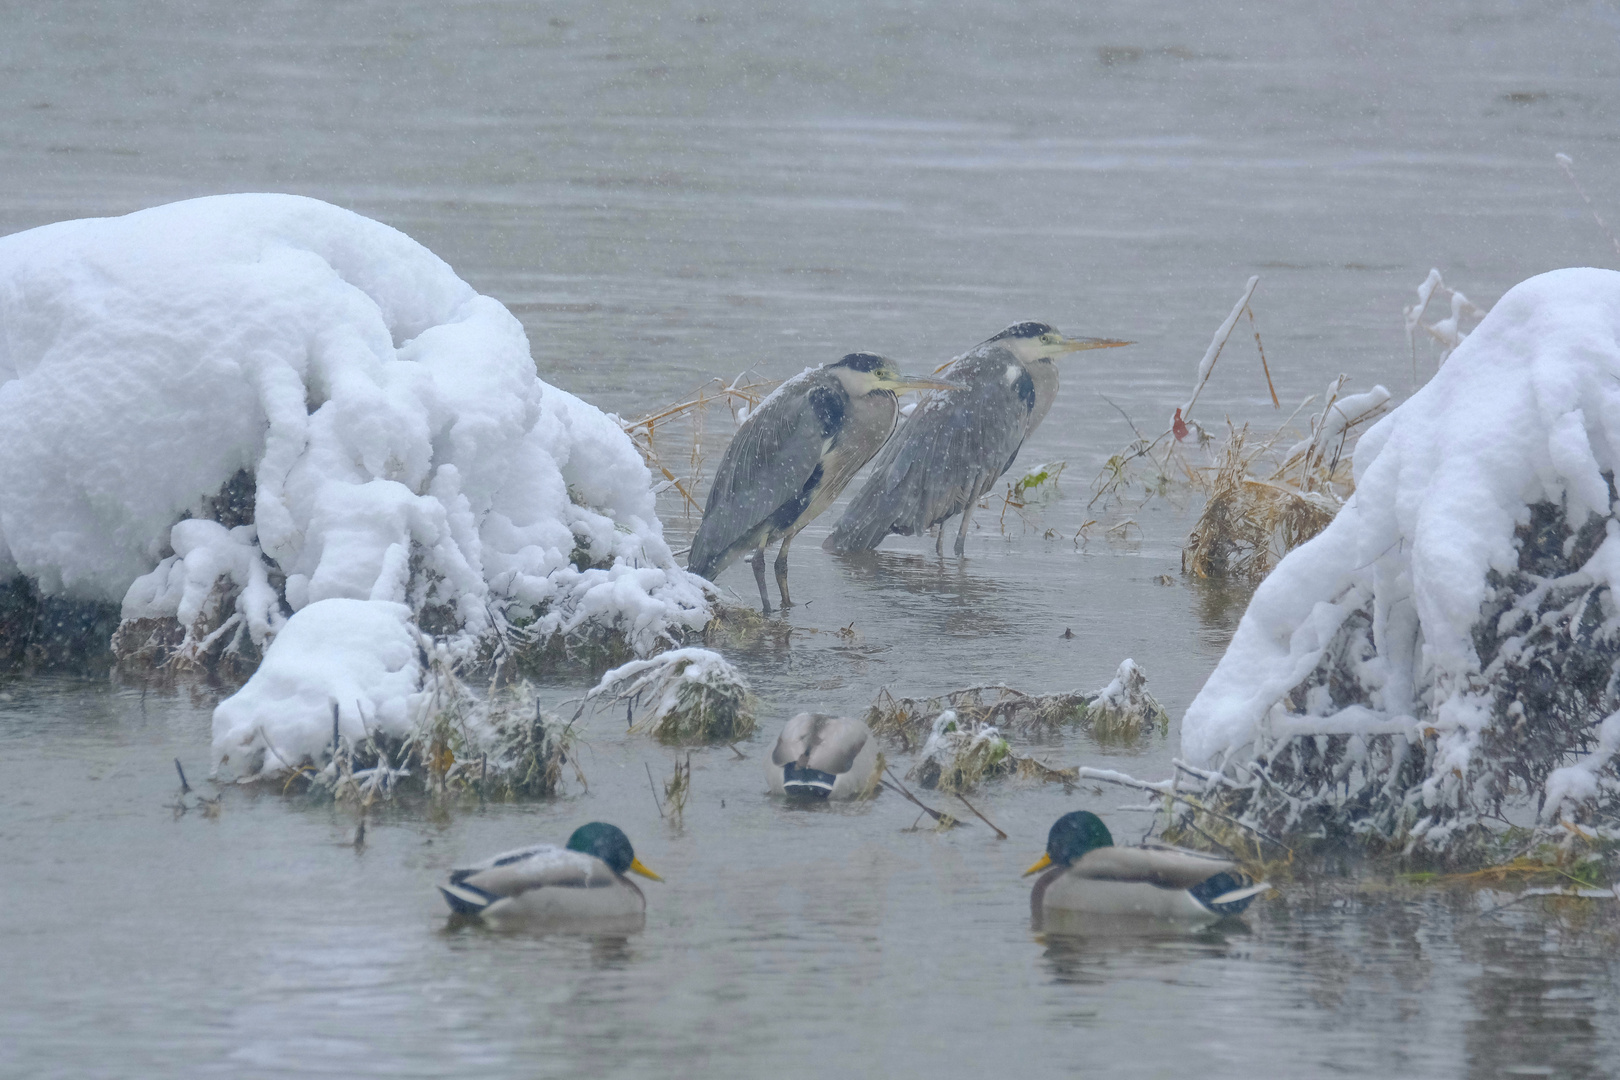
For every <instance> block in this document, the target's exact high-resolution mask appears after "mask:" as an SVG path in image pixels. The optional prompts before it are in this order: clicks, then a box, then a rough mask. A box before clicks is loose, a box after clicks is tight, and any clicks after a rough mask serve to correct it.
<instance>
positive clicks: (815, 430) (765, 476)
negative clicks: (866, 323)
mask: <svg viewBox="0 0 1620 1080" xmlns="http://www.w3.org/2000/svg"><path fill="white" fill-rule="evenodd" d="M955 385H956V384H955V383H950V382H946V381H943V380H940V379H935V378H929V377H926V376H920V375H903V374H901V373H900V372H898V371H896V370H895V367H894V364H893V362H891V361H889V360H887V359H885V358H884V357H881V356H878V355H876V354H874V353H864V352H862V353H850V354H849V355H848V356H846V357H844V358H843V359H842V360H839V361H837V362H835V363H831V364H823V365H822V366H821V367H818V368H810V369H807V370H806V371H804V372H803V373H802V374H799V375H795V376H794V377H793V378H791V379H789V380H788V381H787V382H785V383H783V384H782V385H781V386H779V387H777V388H776V391H775V392H774V393H772V394H771V395H770V396H769V397H767V398H766V399H765V400H764V401H762V402H760V403H759V407H758V408H756V409H755V410H754V411H753V413H752V414H751V415H750V416H749V417H748V419H747V420H745V421H743V425H742V427H741V428H739V429H738V431H737V436H736V438H734V439H732V440H731V445H730V446H728V447H727V448H726V453H725V457H724V458H722V459H721V461H720V468H719V469H718V470H717V471H716V472H715V477H714V486H713V487H712V488H710V489H709V499H708V502H707V503H706V504H705V505H704V508H703V522H702V523H701V524H700V525H699V526H698V531H697V536H696V537H695V538H694V539H693V540H692V552H691V555H690V557H689V558H688V559H687V565H686V568H687V569H688V570H690V571H692V572H693V573H694V574H699V575H701V576H703V577H706V578H708V579H709V580H710V581H713V580H714V579H715V578H716V577H717V576H718V575H719V574H720V573H721V572H722V571H724V570H725V569H726V567H728V566H730V565H731V564H732V563H733V562H735V561H737V559H738V558H740V557H741V556H742V555H743V554H745V553H747V552H749V551H752V552H753V553H754V554H753V557H752V559H750V560H749V561H750V562H751V563H752V564H753V567H754V580H755V582H757V583H758V585H759V599H760V603H761V605H763V607H764V609H765V613H766V614H767V615H768V614H770V611H771V598H770V596H769V594H767V593H766V591H765V548H766V547H767V546H768V545H770V544H772V543H774V542H775V541H777V540H780V541H781V542H782V546H781V548H780V549H779V550H778V551H777V553H776V587H777V588H778V589H779V590H781V593H782V606H783V607H791V606H792V604H793V601H792V600H791V599H790V598H789V596H788V585H787V554H788V546H789V545H790V544H792V543H793V538H794V537H795V536H797V535H798V533H799V530H801V529H803V528H804V527H805V526H806V525H808V524H809V523H810V521H811V520H812V519H813V518H815V517H816V516H817V515H818V514H820V513H821V512H822V511H824V510H826V509H827V507H829V506H831V505H832V503H833V500H834V499H836V498H838V493H839V492H841V491H843V490H844V485H845V484H848V483H849V481H850V479H851V478H852V477H853V476H854V475H855V473H856V472H857V471H859V470H860V467H861V466H862V465H865V464H866V463H867V461H868V460H870V459H871V457H872V455H873V454H875V453H877V452H878V448H879V447H881V446H882V445H883V444H884V442H885V441H886V440H887V439H888V438H889V436H890V434H892V433H893V431H894V425H895V420H896V419H897V418H898V416H899V411H900V406H899V403H898V402H897V401H896V399H895V394H896V393H897V392H901V391H905V390H927V389H944V388H948V387H952V386H955Z"/></svg>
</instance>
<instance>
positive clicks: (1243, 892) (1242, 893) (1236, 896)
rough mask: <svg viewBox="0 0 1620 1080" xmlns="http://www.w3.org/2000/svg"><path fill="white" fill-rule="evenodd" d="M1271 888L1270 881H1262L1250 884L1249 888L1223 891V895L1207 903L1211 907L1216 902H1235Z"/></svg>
mask: <svg viewBox="0 0 1620 1080" xmlns="http://www.w3.org/2000/svg"><path fill="white" fill-rule="evenodd" d="M1270 889H1271V885H1270V884H1269V883H1268V882H1264V881H1262V882H1260V883H1259V884H1257V885H1250V886H1248V887H1247V888H1243V889H1233V890H1232V891H1231V892H1223V893H1221V895H1219V896H1217V897H1214V898H1213V899H1211V900H1209V901H1207V903H1208V904H1209V906H1210V907H1214V906H1215V905H1216V904H1234V903H1236V902H1237V901H1239V900H1247V899H1248V898H1249V897H1251V896H1259V895H1260V894H1261V893H1263V892H1267V891H1269V890H1270Z"/></svg>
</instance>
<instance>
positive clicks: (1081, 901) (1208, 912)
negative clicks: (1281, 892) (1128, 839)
mask: <svg viewBox="0 0 1620 1080" xmlns="http://www.w3.org/2000/svg"><path fill="white" fill-rule="evenodd" d="M1042 870H1045V871H1046V873H1044V874H1041V876H1040V877H1039V878H1037V879H1036V881H1035V888H1034V890H1033V891H1031V892H1030V894H1029V909H1030V913H1031V914H1032V915H1034V916H1035V918H1036V920H1037V921H1038V920H1040V919H1041V917H1042V916H1043V915H1044V914H1046V913H1047V912H1051V911H1067V912H1085V913H1087V914H1090V915H1147V916H1153V917H1156V918H1161V919H1183V920H1195V921H1210V922H1213V921H1214V920H1216V919H1223V918H1225V917H1227V916H1228V915H1236V914H1238V913H1240V912H1242V911H1243V909H1244V908H1246V907H1248V906H1249V902H1250V901H1251V900H1253V899H1254V898H1255V896H1257V895H1258V894H1260V893H1263V892H1265V891H1266V890H1267V889H1269V888H1271V886H1269V885H1267V884H1265V883H1264V882H1259V883H1252V882H1251V881H1250V880H1249V878H1248V877H1247V876H1246V875H1244V874H1243V873H1242V871H1240V870H1239V869H1238V867H1237V864H1236V863H1233V862H1228V861H1227V860H1225V859H1219V858H1216V857H1215V856H1213V855H1205V854H1203V853H1201V852H1197V851H1184V850H1182V849H1181V848H1173V847H1163V846H1157V845H1154V846H1143V847H1115V846H1114V837H1113V836H1112V834H1110V833H1109V831H1108V826H1106V825H1104V824H1103V823H1102V819H1101V818H1099V817H1098V816H1097V815H1096V814H1093V813H1091V812H1090V811H1089V810H1076V811H1074V812H1073V813H1069V814H1064V815H1063V816H1062V817H1060V818H1058V819H1057V822H1056V824H1054V825H1053V826H1052V831H1051V832H1050V833H1048V834H1047V837H1046V854H1044V855H1042V856H1041V858H1040V861H1039V862H1037V863H1036V864H1035V865H1034V866H1032V867H1030V868H1029V869H1028V870H1026V871H1024V876H1025V877H1028V876H1029V875H1030V874H1035V873H1040V871H1042Z"/></svg>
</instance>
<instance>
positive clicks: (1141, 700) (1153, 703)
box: [1083, 660, 1170, 743]
mask: <svg viewBox="0 0 1620 1080" xmlns="http://www.w3.org/2000/svg"><path fill="white" fill-rule="evenodd" d="M1083 722H1084V723H1085V724H1088V725H1089V726H1090V728H1091V734H1092V736H1093V737H1094V738H1095V739H1096V740H1097V741H1098V742H1104V743H1131V742H1135V741H1136V740H1137V739H1139V738H1141V737H1142V736H1143V735H1144V734H1150V733H1152V732H1154V731H1158V732H1159V733H1160V734H1165V733H1168V732H1169V730H1170V714H1169V713H1168V712H1166V711H1165V708H1164V706H1163V705H1160V704H1159V701H1158V699H1157V698H1155V697H1154V696H1153V695H1152V694H1150V693H1148V688H1147V675H1146V673H1145V672H1143V671H1142V668H1141V666H1140V665H1138V664H1137V662H1136V661H1135V660H1125V661H1123V662H1122V663H1121V664H1120V665H1119V670H1118V671H1116V672H1115V673H1114V679H1113V681H1112V682H1110V683H1109V684H1108V685H1107V686H1105V687H1103V688H1102V689H1101V690H1099V691H1097V693H1096V694H1095V695H1093V696H1092V697H1091V699H1090V700H1089V701H1088V702H1087V708H1086V715H1085V717H1084V721H1083Z"/></svg>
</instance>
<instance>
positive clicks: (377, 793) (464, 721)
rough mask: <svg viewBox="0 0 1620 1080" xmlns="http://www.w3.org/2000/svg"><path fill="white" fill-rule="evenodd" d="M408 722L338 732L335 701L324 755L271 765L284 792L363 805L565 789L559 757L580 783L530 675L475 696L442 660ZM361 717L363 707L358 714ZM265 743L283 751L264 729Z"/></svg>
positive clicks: (565, 741) (563, 728)
mask: <svg viewBox="0 0 1620 1080" xmlns="http://www.w3.org/2000/svg"><path fill="white" fill-rule="evenodd" d="M435 678H436V686H435V688H434V692H433V693H432V694H431V696H430V697H429V699H428V701H427V703H426V706H425V709H424V711H423V713H422V715H421V717H420V719H419V720H418V722H417V723H416V724H415V725H413V727H412V728H411V730H410V731H409V732H408V733H407V734H405V735H403V736H401V735H396V734H389V733H386V732H383V731H382V730H380V728H378V727H376V726H374V725H372V724H365V731H366V734H365V736H364V737H362V738H359V739H351V738H347V737H345V736H343V735H342V734H341V733H340V726H339V723H338V720H339V709H338V706H337V705H336V704H334V705H333V707H332V714H333V716H332V741H331V743H330V744H329V745H328V746H327V748H326V750H325V752H324V753H323V754H322V756H321V759H320V760H318V761H316V760H308V759H306V760H304V761H302V762H298V763H296V764H294V763H288V762H286V761H285V760H284V759H282V764H284V765H286V766H287V768H286V771H285V772H278V773H270V774H268V775H267V776H266V780H267V781H279V782H280V784H281V790H282V791H283V792H284V793H291V792H293V791H294V790H300V789H301V790H302V791H303V792H304V793H306V794H309V795H312V796H316V797H321V798H329V799H332V800H334V801H337V802H354V803H357V804H359V805H360V806H361V807H362V808H366V807H369V806H371V805H373V804H374V803H376V802H379V801H386V800H388V799H392V798H394V797H395V796H396V795H405V794H410V795H427V796H431V797H435V798H453V797H463V796H465V797H476V798H478V799H498V800H505V801H515V800H520V799H537V798H549V797H551V796H553V795H556V794H559V793H560V792H561V791H562V790H563V783H564V778H565V777H564V774H565V769H564V767H565V766H567V767H569V768H571V769H572V771H573V774H574V777H575V779H576V780H577V781H578V782H579V783H580V785H581V786H585V784H586V780H585V774H584V772H583V771H582V770H581V769H580V767H579V762H578V759H577V757H576V755H575V754H574V748H575V744H576V742H577V736H576V734H575V732H574V729H573V726H572V724H568V723H564V722H563V721H561V720H559V719H558V718H557V717H555V716H553V715H551V714H550V713H547V712H545V711H544V710H543V709H542V708H541V707H540V704H539V701H538V700H537V699H536V697H535V695H534V692H533V690H532V688H530V687H529V686H528V685H527V684H521V685H519V686H515V687H508V688H506V689H504V690H501V691H499V692H497V693H495V694H493V695H491V696H490V697H488V698H479V697H478V696H476V695H475V694H473V693H472V691H471V690H470V689H469V688H468V687H467V686H466V684H465V683H463V682H461V680H459V679H457V678H456V677H455V676H454V674H453V673H451V672H449V671H448V670H436V671H435ZM363 721H364V717H363V716H362V722H363ZM265 745H266V751H267V752H268V753H269V754H271V755H273V756H274V757H276V758H278V759H281V755H280V753H278V752H277V750H276V748H275V746H274V745H273V744H272V743H270V742H269V741H268V736H266V744H265Z"/></svg>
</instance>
